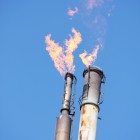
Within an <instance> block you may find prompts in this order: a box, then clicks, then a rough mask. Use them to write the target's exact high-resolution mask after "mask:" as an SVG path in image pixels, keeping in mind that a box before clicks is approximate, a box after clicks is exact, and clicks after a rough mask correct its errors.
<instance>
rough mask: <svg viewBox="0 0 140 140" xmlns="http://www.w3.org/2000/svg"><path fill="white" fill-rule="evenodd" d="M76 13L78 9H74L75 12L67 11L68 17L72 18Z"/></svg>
mask: <svg viewBox="0 0 140 140" xmlns="http://www.w3.org/2000/svg"><path fill="white" fill-rule="evenodd" d="M77 13H78V8H77V7H75V10H71V9H68V15H69V16H71V17H73V16H74V15H75V14H77Z"/></svg>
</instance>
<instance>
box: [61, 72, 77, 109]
mask: <svg viewBox="0 0 140 140" xmlns="http://www.w3.org/2000/svg"><path fill="white" fill-rule="evenodd" d="M73 77H74V75H73V74H71V73H67V74H66V76H65V87H64V96H63V104H62V109H61V110H68V111H69V110H70V100H71V93H72V83H73Z"/></svg>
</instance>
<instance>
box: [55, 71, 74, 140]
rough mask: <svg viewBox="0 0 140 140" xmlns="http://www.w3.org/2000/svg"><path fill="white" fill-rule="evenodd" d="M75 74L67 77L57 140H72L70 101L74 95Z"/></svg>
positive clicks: (58, 119)
mask: <svg viewBox="0 0 140 140" xmlns="http://www.w3.org/2000/svg"><path fill="white" fill-rule="evenodd" d="M73 77H74V76H73V74H70V73H67V74H66V75H65V87H64V96H63V104H62V109H61V115H60V116H59V117H58V118H57V125H56V134H55V140H70V131H71V118H70V116H69V114H70V99H71V93H72V83H73Z"/></svg>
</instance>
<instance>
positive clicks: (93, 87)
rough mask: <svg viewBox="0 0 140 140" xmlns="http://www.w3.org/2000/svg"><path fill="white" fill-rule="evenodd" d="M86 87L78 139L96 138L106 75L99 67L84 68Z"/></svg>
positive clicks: (93, 139) (91, 139)
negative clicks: (102, 89)
mask: <svg viewBox="0 0 140 140" xmlns="http://www.w3.org/2000/svg"><path fill="white" fill-rule="evenodd" d="M83 77H84V88H83V94H82V104H81V116H80V124H79V135H78V140H95V138H96V126H97V120H98V112H99V106H98V103H99V98H100V87H101V83H102V79H103V77H104V74H103V72H102V71H101V70H100V69H99V68H97V67H89V68H88V69H85V70H84V73H83Z"/></svg>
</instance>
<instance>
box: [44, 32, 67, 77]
mask: <svg viewBox="0 0 140 140" xmlns="http://www.w3.org/2000/svg"><path fill="white" fill-rule="evenodd" d="M46 44H47V47H46V51H48V52H49V55H50V57H51V58H52V60H54V65H55V67H56V68H57V70H58V71H59V72H60V74H61V75H64V73H63V72H64V71H65V66H64V54H63V49H62V47H61V46H59V44H58V43H55V42H54V41H53V40H51V34H49V35H47V36H46Z"/></svg>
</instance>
